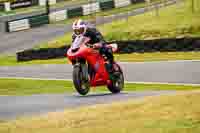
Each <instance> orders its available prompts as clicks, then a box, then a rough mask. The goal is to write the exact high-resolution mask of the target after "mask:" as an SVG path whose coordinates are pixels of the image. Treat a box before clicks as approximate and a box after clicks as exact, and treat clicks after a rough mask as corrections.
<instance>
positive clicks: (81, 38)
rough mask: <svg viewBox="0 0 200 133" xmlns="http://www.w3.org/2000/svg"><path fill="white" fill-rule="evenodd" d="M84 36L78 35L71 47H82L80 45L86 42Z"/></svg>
mask: <svg viewBox="0 0 200 133" xmlns="http://www.w3.org/2000/svg"><path fill="white" fill-rule="evenodd" d="M84 39H85V38H84V36H77V37H76V38H75V40H74V42H73V43H72V46H71V48H72V49H77V48H79V47H80V45H81V44H82V43H83V42H84Z"/></svg>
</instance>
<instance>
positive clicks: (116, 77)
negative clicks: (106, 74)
mask: <svg viewBox="0 0 200 133" xmlns="http://www.w3.org/2000/svg"><path fill="white" fill-rule="evenodd" d="M114 65H116V66H117V67H118V70H117V71H114V72H113V74H112V77H113V78H112V79H111V83H109V84H108V85H107V87H108V89H109V90H110V91H111V92H112V93H119V92H120V91H122V90H123V88H124V75H123V72H122V71H121V69H120V67H119V66H118V65H117V64H114Z"/></svg>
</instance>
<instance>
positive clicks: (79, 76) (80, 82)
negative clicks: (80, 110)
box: [73, 66, 90, 95]
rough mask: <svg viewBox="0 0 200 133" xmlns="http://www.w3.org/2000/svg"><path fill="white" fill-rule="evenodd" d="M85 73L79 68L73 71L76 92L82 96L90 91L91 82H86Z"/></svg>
mask: <svg viewBox="0 0 200 133" xmlns="http://www.w3.org/2000/svg"><path fill="white" fill-rule="evenodd" d="M84 79H85V78H83V73H82V71H81V69H80V67H79V66H75V67H74V69H73V83H74V86H75V89H76V91H77V92H78V93H79V94H81V95H86V94H87V93H88V92H89V90H90V84H89V81H85V80H84Z"/></svg>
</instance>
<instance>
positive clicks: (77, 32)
mask: <svg viewBox="0 0 200 133" xmlns="http://www.w3.org/2000/svg"><path fill="white" fill-rule="evenodd" d="M74 33H75V34H76V35H81V34H83V33H84V28H79V29H74Z"/></svg>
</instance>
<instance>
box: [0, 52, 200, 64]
mask: <svg viewBox="0 0 200 133" xmlns="http://www.w3.org/2000/svg"><path fill="white" fill-rule="evenodd" d="M114 56H115V60H116V61H120V62H150V61H175V60H200V52H155V53H132V54H114ZM68 63H69V60H68V59H67V57H66V58H60V59H49V60H32V61H25V62H17V60H16V57H15V56H0V66H25V65H35V64H68Z"/></svg>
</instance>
